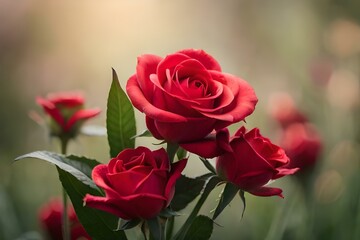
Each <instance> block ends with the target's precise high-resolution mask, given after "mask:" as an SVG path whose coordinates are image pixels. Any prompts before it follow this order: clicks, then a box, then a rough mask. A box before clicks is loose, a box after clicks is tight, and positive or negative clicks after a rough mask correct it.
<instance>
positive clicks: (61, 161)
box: [15, 151, 99, 190]
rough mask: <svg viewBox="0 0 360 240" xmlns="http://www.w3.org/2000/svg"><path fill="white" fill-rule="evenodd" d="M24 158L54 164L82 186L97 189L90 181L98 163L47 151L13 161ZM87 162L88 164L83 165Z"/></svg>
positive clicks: (19, 158) (30, 154)
mask: <svg viewBox="0 0 360 240" xmlns="http://www.w3.org/2000/svg"><path fill="white" fill-rule="evenodd" d="M25 158H36V159H40V160H43V161H46V162H49V163H52V164H55V165H56V166H57V167H58V168H60V169H62V170H64V171H66V172H68V173H70V174H71V175H73V176H74V177H75V178H76V179H78V180H79V181H80V182H82V183H83V184H85V185H87V186H89V187H91V188H93V189H97V190H98V189H99V188H98V187H97V186H96V185H95V183H94V182H93V181H92V179H91V170H92V169H93V167H94V166H96V165H98V164H99V162H97V161H95V160H90V159H87V158H85V157H75V156H70V157H65V156H63V155H61V154H57V153H53V152H48V151H36V152H32V153H28V154H25V155H22V156H20V157H18V158H16V159H15V161H18V160H22V159H25ZM83 162H87V163H88V164H86V165H85V164H83Z"/></svg>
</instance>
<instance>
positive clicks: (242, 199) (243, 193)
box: [239, 190, 246, 218]
mask: <svg viewBox="0 0 360 240" xmlns="http://www.w3.org/2000/svg"><path fill="white" fill-rule="evenodd" d="M239 196H240V198H241V201H242V202H243V205H244V208H243V211H242V213H241V218H243V216H244V212H245V208H246V201H245V192H244V191H243V190H240V191H239Z"/></svg>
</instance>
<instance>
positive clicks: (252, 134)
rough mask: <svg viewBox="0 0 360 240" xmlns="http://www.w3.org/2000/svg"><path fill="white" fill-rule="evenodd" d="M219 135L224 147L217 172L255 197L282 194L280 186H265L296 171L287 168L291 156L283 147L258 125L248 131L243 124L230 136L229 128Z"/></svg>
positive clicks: (217, 160) (219, 142)
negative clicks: (274, 142) (277, 144)
mask: <svg viewBox="0 0 360 240" xmlns="http://www.w3.org/2000/svg"><path fill="white" fill-rule="evenodd" d="M217 137H218V139H219V140H217V141H218V145H219V146H220V147H221V148H222V149H223V150H224V153H223V154H222V155H220V156H219V157H218V158H217V159H216V171H217V173H218V175H219V176H220V177H223V178H224V179H225V180H227V181H229V182H232V183H233V184H235V185H236V186H238V187H239V188H240V189H241V190H243V191H247V192H249V193H251V194H253V195H256V196H273V195H278V196H280V197H283V195H282V190H281V189H280V188H272V187H267V186H265V185H266V184H267V183H269V182H270V181H272V180H275V179H278V178H281V177H283V176H285V175H288V174H293V173H294V172H296V171H297V169H296V168H293V169H288V168H284V166H286V165H287V164H288V163H289V158H288V157H287V156H286V154H285V152H284V150H283V149H281V148H280V147H278V146H276V145H274V144H272V143H271V142H270V140H269V139H268V138H265V137H263V136H261V134H260V132H259V129H257V128H254V129H252V130H251V131H249V132H246V130H245V128H244V127H241V128H240V129H239V130H238V131H237V132H236V133H235V135H234V136H233V137H232V138H231V139H229V132H228V130H227V129H226V130H223V131H222V132H220V133H219V134H218V136H217Z"/></svg>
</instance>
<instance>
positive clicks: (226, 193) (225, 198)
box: [212, 182, 239, 219]
mask: <svg viewBox="0 0 360 240" xmlns="http://www.w3.org/2000/svg"><path fill="white" fill-rule="evenodd" d="M238 191H239V188H238V187H237V186H235V185H234V184H232V183H229V182H228V183H226V185H225V187H224V190H223V192H222V193H221V197H220V201H219V204H218V205H217V207H216V209H215V212H214V216H213V218H212V219H215V218H217V217H218V216H219V215H220V213H221V212H222V211H223V210H224V209H225V207H226V206H227V205H229V203H230V202H231V201H232V200H233V199H234V197H235V195H236V193H237V192H238Z"/></svg>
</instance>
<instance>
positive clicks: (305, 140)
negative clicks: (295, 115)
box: [281, 123, 322, 172]
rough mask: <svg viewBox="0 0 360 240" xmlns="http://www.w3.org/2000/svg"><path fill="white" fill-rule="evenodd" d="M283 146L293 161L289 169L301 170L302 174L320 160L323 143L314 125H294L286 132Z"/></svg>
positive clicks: (282, 141) (283, 137) (283, 136)
mask: <svg viewBox="0 0 360 240" xmlns="http://www.w3.org/2000/svg"><path fill="white" fill-rule="evenodd" d="M281 146H282V147H283V148H284V149H285V152H286V154H287V155H288V156H289V157H290V159H291V161H290V163H289V165H288V167H289V168H295V167H296V168H300V170H301V172H302V171H303V170H305V169H308V168H312V167H313V166H314V164H315V163H316V161H317V160H318V158H319V155H320V152H321V149H322V141H321V138H320V135H319V133H318V132H317V130H316V128H315V126H313V125H312V124H310V123H305V124H302V123H294V124H292V125H290V126H288V127H287V128H286V129H285V130H284V132H283V134H282V140H281Z"/></svg>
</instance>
